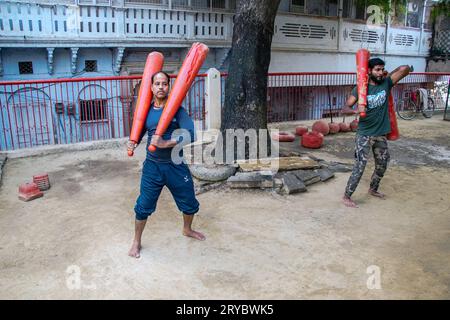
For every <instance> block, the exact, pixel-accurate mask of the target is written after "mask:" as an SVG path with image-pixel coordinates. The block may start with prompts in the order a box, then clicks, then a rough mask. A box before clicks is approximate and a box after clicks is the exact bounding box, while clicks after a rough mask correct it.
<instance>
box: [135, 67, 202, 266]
mask: <svg viewBox="0 0 450 320" xmlns="http://www.w3.org/2000/svg"><path fill="white" fill-rule="evenodd" d="M169 85H170V80H169V76H168V75H167V74H166V73H165V72H158V73H156V74H154V75H153V77H152V92H153V97H154V99H153V102H152V104H151V105H150V110H149V113H148V116H147V121H146V130H147V132H148V141H147V157H146V159H145V161H144V167H143V169H142V177H141V188H140V195H139V197H138V198H137V200H136V205H135V207H134V211H135V213H136V221H135V231H134V240H133V244H132V246H131V249H130V251H129V253H128V255H129V256H131V257H135V258H139V257H140V251H141V238H142V232H143V231H144V228H145V223H146V222H147V218H148V217H149V216H150V215H151V214H152V213H153V212H154V211H155V209H156V203H157V201H158V198H159V195H160V193H161V190H162V188H163V187H164V186H167V188H168V189H169V190H170V192H171V193H172V196H173V198H174V199H175V202H176V204H177V207H178V209H179V210H180V211H181V212H182V213H183V220H184V225H183V235H185V236H187V237H192V238H194V239H197V240H205V236H204V235H203V234H201V233H200V232H197V231H194V230H192V221H193V219H194V214H195V213H197V212H198V210H199V203H198V201H197V199H196V198H195V191H194V183H193V181H192V176H191V173H190V171H189V168H188V166H187V165H186V164H185V163H181V164H175V163H174V162H173V161H172V157H171V154H172V149H173V147H174V146H175V145H177V143H181V140H180V139H177V140H174V139H172V133H173V132H174V131H175V130H176V129H184V130H188V132H189V134H190V138H191V141H189V142H192V141H194V123H193V122H192V120H191V118H190V117H189V115H188V114H187V113H186V111H185V110H184V109H183V108H182V107H180V108H179V109H178V112H177V114H176V115H175V117H174V119H173V121H172V122H171V124H170V125H169V127H168V128H167V131H166V133H165V134H164V135H163V136H162V137H161V136H157V135H155V134H154V133H155V131H156V127H157V126H158V121H159V118H160V117H161V114H162V111H163V109H164V107H165V105H166V102H167V97H168V95H169ZM144 134H145V130H143V133H142V136H141V138H140V139H139V142H140V141H141V140H142V137H143V136H144ZM180 138H181V137H180ZM139 142H138V143H137V144H134V143H132V142H131V141H130V142H129V143H128V146H127V147H128V149H131V150H134V149H135V148H136V147H137V145H138V144H139ZM150 143H151V144H152V145H154V146H156V147H157V149H156V151H155V152H150V151H148V146H149V144H150Z"/></svg>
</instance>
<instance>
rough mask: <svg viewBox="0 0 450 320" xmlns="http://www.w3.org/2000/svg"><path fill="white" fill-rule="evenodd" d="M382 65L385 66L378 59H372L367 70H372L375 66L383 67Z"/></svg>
mask: <svg viewBox="0 0 450 320" xmlns="http://www.w3.org/2000/svg"><path fill="white" fill-rule="evenodd" d="M384 65H386V64H385V63H384V61H383V60H381V59H380V58H372V59H370V60H369V69H373V68H374V67H375V66H384Z"/></svg>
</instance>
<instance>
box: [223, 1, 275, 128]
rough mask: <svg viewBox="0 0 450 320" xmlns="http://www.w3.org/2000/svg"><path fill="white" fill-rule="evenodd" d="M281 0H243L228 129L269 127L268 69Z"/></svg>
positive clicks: (228, 86) (228, 85) (229, 85)
mask: <svg viewBox="0 0 450 320" xmlns="http://www.w3.org/2000/svg"><path fill="white" fill-rule="evenodd" d="M279 3H280V0H276V1H274V0H248V1H243V0H241V1H239V4H238V9H237V13H236V16H235V19H234V29H233V41H232V47H231V56H230V67H229V70H228V77H227V79H226V82H225V106H224V109H223V113H222V127H221V129H222V131H223V130H225V129H238V128H239V129H244V130H246V129H249V128H254V129H260V128H264V129H265V128H267V101H266V100H267V72H268V70H269V64H270V47H271V44H272V35H273V27H274V23H275V16H276V13H277V9H278V5H279Z"/></svg>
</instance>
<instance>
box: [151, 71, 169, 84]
mask: <svg viewBox="0 0 450 320" xmlns="http://www.w3.org/2000/svg"><path fill="white" fill-rule="evenodd" d="M159 73H162V74H163V75H165V76H166V77H167V80H168V82H169V87H170V76H169V75H168V74H167V73H165V72H164V71H158V72H156V73H154V74H153V75H152V84H153V81H154V80H155V76H156V75H157V74H159Z"/></svg>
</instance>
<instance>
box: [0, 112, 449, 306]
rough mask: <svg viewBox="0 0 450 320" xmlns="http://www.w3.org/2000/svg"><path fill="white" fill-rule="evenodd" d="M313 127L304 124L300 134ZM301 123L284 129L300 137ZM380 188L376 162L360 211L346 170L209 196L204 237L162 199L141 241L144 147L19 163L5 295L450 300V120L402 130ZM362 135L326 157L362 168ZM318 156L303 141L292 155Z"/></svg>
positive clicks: (4, 192)
mask: <svg viewBox="0 0 450 320" xmlns="http://www.w3.org/2000/svg"><path fill="white" fill-rule="evenodd" d="M305 123H306V124H310V123H311V122H302V124H305ZM297 124H299V123H289V124H281V125H277V126H278V127H280V128H281V129H289V130H292V129H293V128H294V127H295V125H297ZM399 126H400V134H401V139H400V140H398V141H395V142H391V143H390V152H391V159H392V160H391V163H390V167H389V168H388V171H387V173H386V175H385V178H384V179H383V180H382V183H381V188H380V191H382V192H384V193H386V194H387V195H388V198H387V199H386V200H380V199H377V198H374V197H370V196H369V195H367V189H368V186H369V178H370V175H371V174H372V171H373V158H371V159H370V161H369V165H368V167H367V168H366V171H365V174H364V177H363V179H362V180H361V183H360V185H359V188H358V189H357V191H356V193H355V194H354V200H355V201H356V202H357V203H358V204H359V205H360V208H358V209H350V208H347V207H345V206H343V205H342V204H341V197H342V194H343V190H344V188H345V185H346V182H347V179H348V177H349V173H337V174H336V177H335V178H333V179H331V180H329V181H328V182H325V183H318V184H315V185H312V186H310V187H309V188H308V192H306V193H301V194H296V195H290V196H283V195H278V194H277V193H274V192H271V191H262V190H250V191H242V190H230V189H227V188H222V189H218V190H213V191H209V192H207V193H204V194H201V195H199V196H198V199H199V201H200V204H201V209H200V212H199V214H198V216H197V217H196V219H195V220H194V227H195V228H196V229H198V230H199V231H202V232H204V234H205V235H206V237H207V239H206V241H203V242H200V241H197V240H194V239H192V238H187V237H184V236H182V234H181V227H182V217H181V215H180V213H179V212H178V211H177V208H176V206H175V204H174V201H173V199H172V197H171V195H170V193H169V192H168V191H167V189H165V190H164V191H163V193H162V195H161V197H160V200H159V203H158V208H157V211H156V212H155V213H154V214H153V216H152V217H151V218H150V219H149V221H148V223H147V227H146V230H145V231H144V235H143V249H142V252H141V258H140V259H134V258H131V257H129V256H128V255H127V252H128V249H129V248H130V245H131V240H132V237H133V231H134V212H133V207H134V203H135V200H136V197H137V196H138V193H139V179H140V170H141V167H142V161H143V159H144V157H145V154H144V148H143V147H142V146H141V147H139V148H138V152H137V153H136V155H135V156H134V157H133V158H128V157H127V155H126V152H125V150H124V149H118V148H111V149H103V150H91V151H80V152H69V153H60V154H53V155H47V156H40V157H29V158H20V159H8V160H7V162H6V164H5V167H4V168H3V170H4V172H3V181H2V186H1V188H0V299H449V298H450V241H449V239H450V187H449V186H450V170H449V169H450V122H448V121H443V120H442V115H435V116H434V117H433V118H432V119H423V118H420V117H419V118H417V119H416V120H413V121H402V120H399ZM353 142H354V133H345V134H343V133H342V134H337V135H334V136H327V137H325V145H324V147H323V148H322V149H320V150H317V151H314V152H311V153H310V154H312V155H314V156H315V157H318V158H322V159H327V160H336V161H340V162H345V163H352V162H353ZM284 148H287V149H290V150H297V151H300V152H308V151H307V150H305V149H302V148H300V147H299V146H298V140H296V141H295V142H294V143H292V144H288V145H286V146H284ZM41 172H48V173H49V177H50V183H51V185H52V187H51V189H50V190H48V191H46V192H45V195H44V197H42V198H39V199H36V200H33V201H30V202H22V201H20V200H18V198H17V195H18V186H19V184H20V183H23V182H26V181H30V180H31V178H32V176H33V175H35V174H39V173H41Z"/></svg>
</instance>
